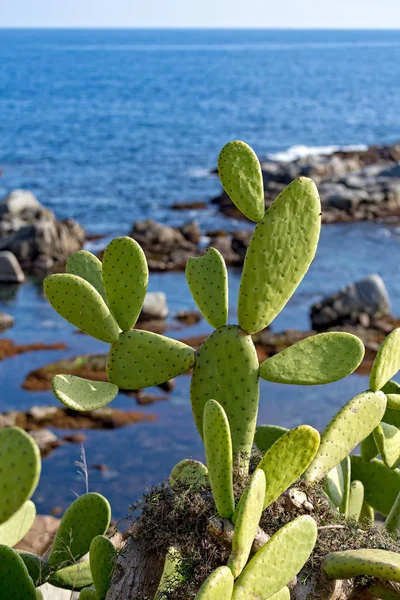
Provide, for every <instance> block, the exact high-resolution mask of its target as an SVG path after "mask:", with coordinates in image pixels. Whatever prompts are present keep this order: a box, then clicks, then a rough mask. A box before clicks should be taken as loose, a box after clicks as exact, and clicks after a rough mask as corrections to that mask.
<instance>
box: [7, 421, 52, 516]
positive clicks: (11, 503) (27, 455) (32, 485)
mask: <svg viewBox="0 0 400 600" xmlns="http://www.w3.org/2000/svg"><path fill="white" fill-rule="evenodd" d="M41 466H42V463H41V459H40V450H39V448H38V445H37V444H36V442H35V441H34V440H33V439H32V438H31V437H30V436H29V435H28V434H27V433H25V431H23V430H22V429H20V428H19V427H5V428H4V429H1V430H0V499H1V502H0V524H1V523H4V522H5V521H7V519H9V518H10V517H11V516H12V515H13V514H14V513H15V512H17V510H18V509H19V508H20V507H21V506H22V505H23V504H24V503H25V502H26V501H27V500H28V499H29V498H30V497H31V496H32V494H33V492H34V491H35V489H36V486H37V484H38V482H39V477H40V471H41Z"/></svg>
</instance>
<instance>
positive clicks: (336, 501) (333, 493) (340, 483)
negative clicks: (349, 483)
mask: <svg viewBox="0 0 400 600" xmlns="http://www.w3.org/2000/svg"><path fill="white" fill-rule="evenodd" d="M324 491H325V493H326V495H327V496H328V497H329V499H330V500H331V502H332V504H333V505H334V506H335V507H336V508H339V506H341V504H342V502H343V496H344V477H343V469H342V463H339V464H338V465H336V467H334V468H333V469H332V470H331V471H329V473H328V474H327V475H326V477H325V479H324Z"/></svg>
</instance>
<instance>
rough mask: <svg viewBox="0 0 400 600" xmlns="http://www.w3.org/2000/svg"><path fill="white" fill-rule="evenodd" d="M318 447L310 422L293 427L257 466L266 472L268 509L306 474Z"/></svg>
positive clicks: (314, 431) (266, 502) (315, 431)
mask: <svg viewBox="0 0 400 600" xmlns="http://www.w3.org/2000/svg"><path fill="white" fill-rule="evenodd" d="M318 446H319V433H318V431H317V430H316V429H313V428H312V427H310V426H309V425H300V426H299V427H295V428H294V429H291V430H290V431H288V432H287V433H285V434H284V435H283V436H282V437H280V438H279V439H278V440H277V441H276V442H275V443H274V444H273V445H272V446H271V448H270V449H269V450H268V451H267V452H266V453H265V455H264V457H263V459H262V460H261V461H260V463H259V464H258V467H257V469H262V470H263V471H264V473H265V481H266V491H265V498H264V509H265V508H267V507H268V506H270V504H272V503H273V502H275V500H276V499H277V498H279V496H280V495H281V494H282V493H283V492H284V491H285V490H287V489H288V488H289V487H290V486H291V485H292V484H293V483H294V482H295V481H296V480H297V479H298V478H299V477H300V475H302V474H303V473H304V471H305V470H306V469H307V467H308V465H309V464H310V463H311V461H312V460H313V458H314V456H315V453H316V452H317V450H318ZM281 587H282V586H281Z"/></svg>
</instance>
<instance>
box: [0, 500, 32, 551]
mask: <svg viewBox="0 0 400 600" xmlns="http://www.w3.org/2000/svg"><path fill="white" fill-rule="evenodd" d="M35 517H36V507H35V505H34V504H33V502H32V500H27V501H26V502H25V503H24V504H23V505H22V506H21V508H19V509H18V510H17V512H15V513H14V514H13V515H12V517H10V518H9V519H8V520H7V521H5V522H4V523H2V524H1V525H0V544H4V545H5V546H15V545H16V544H18V542H19V541H21V540H22V538H23V537H25V535H26V534H27V533H28V531H29V530H30V528H31V527H32V525H33V522H34V520H35Z"/></svg>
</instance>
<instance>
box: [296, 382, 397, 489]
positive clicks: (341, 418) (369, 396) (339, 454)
mask: <svg viewBox="0 0 400 600" xmlns="http://www.w3.org/2000/svg"><path fill="white" fill-rule="evenodd" d="M385 409H386V396H385V394H383V393H382V392H375V393H374V392H371V391H367V392H363V393H361V394H359V395H358V396H355V397H354V398H352V400H350V402H348V403H347V404H346V405H345V406H344V407H343V408H342V409H341V410H340V411H339V412H338V413H337V414H336V415H335V416H334V417H333V419H332V420H331V421H330V423H329V424H328V425H327V426H326V427H325V429H324V431H323V433H322V435H321V444H320V447H319V450H318V452H317V454H316V456H315V458H314V460H313V462H312V463H311V465H310V466H309V468H308V469H307V472H306V476H305V477H306V479H307V480H308V481H310V482H312V481H318V480H319V479H322V478H323V477H324V476H325V475H326V474H327V473H329V471H331V470H332V469H333V468H334V467H335V466H336V465H337V464H338V463H339V462H341V461H342V460H343V459H344V458H346V456H348V455H349V454H351V452H352V451H353V450H354V449H355V448H356V446H358V444H359V443H360V442H361V440H363V439H364V438H366V437H367V435H369V434H370V433H371V432H372V431H373V430H374V429H375V427H377V426H378V425H379V423H380V421H381V419H382V417H383V415H384V413H385ZM356 479H360V478H359V477H356Z"/></svg>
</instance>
